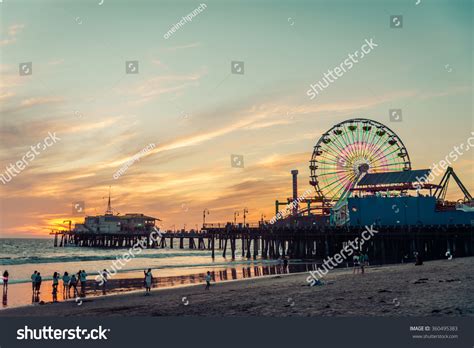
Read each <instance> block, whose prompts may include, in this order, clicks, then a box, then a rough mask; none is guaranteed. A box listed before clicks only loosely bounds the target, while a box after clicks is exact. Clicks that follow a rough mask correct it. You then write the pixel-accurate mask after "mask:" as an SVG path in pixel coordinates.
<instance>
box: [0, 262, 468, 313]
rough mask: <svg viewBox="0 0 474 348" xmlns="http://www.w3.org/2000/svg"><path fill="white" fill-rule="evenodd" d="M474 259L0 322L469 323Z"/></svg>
mask: <svg viewBox="0 0 474 348" xmlns="http://www.w3.org/2000/svg"><path fill="white" fill-rule="evenodd" d="M473 267H474V258H473V257H469V258H460V259H452V260H439V261H430V262H425V264H424V265H422V266H414V265H413V264H400V265H389V266H380V267H369V268H368V269H367V271H366V273H365V274H363V275H362V274H355V275H354V274H352V270H351V269H340V270H333V271H330V272H329V273H328V275H327V276H326V278H325V280H324V282H325V285H322V286H315V287H310V286H308V285H307V283H306V278H307V276H308V273H306V272H305V273H299V274H281V275H269V276H265V277H260V278H250V279H244V280H236V281H227V282H218V283H215V284H213V286H212V287H211V289H210V290H208V291H206V290H204V285H203V284H199V285H195V286H187V287H179V288H172V289H157V290H154V291H153V292H152V294H151V295H150V296H144V292H143V291H139V292H132V293H127V294H120V295H112V296H104V297H92V298H87V299H85V300H84V301H83V302H82V303H81V304H79V303H76V302H75V301H74V300H72V301H69V302H61V303H54V304H53V303H48V304H44V305H39V304H35V305H30V306H25V307H18V308H11V309H4V310H2V311H0V316H217V317H219V316H277V317H285V316H473V315H474V292H473V291H472V289H473V285H474V274H473V271H472V270H473Z"/></svg>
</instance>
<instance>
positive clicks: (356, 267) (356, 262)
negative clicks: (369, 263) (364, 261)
mask: <svg viewBox="0 0 474 348" xmlns="http://www.w3.org/2000/svg"><path fill="white" fill-rule="evenodd" d="M352 262H353V264H354V269H353V270H352V274H356V273H359V266H360V264H359V252H358V251H356V253H355V254H354V256H353V257H352Z"/></svg>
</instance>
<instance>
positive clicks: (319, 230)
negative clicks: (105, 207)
mask: <svg viewBox="0 0 474 348" xmlns="http://www.w3.org/2000/svg"><path fill="white" fill-rule="evenodd" d="M373 229H374V230H376V231H377V233H375V234H374V235H373V236H371V237H370V238H369V239H368V240H367V241H364V243H363V244H362V245H361V248H360V249H361V250H363V251H364V252H366V253H367V254H368V256H369V259H370V261H371V263H398V262H403V261H404V260H412V259H413V257H414V253H418V254H419V255H420V256H421V257H422V259H423V260H435V259H442V258H449V257H463V256H474V226H472V225H447V226H446V225H440V226H437V225H430V226H418V227H413V226H392V227H391V226H373ZM364 231H366V228H365V227H359V226H306V227H297V226H294V227H277V226H272V225H268V224H259V225H253V226H252V225H247V226H246V227H243V226H242V225H240V226H239V225H232V224H230V223H228V224H205V225H204V226H203V229H202V230H201V231H200V232H196V231H191V232H184V231H181V232H172V231H167V232H162V234H161V236H160V237H159V238H158V239H157V240H155V241H152V240H150V235H149V234H144V233H142V234H135V235H126V234H105V233H104V234H95V233H94V234H87V233H72V232H69V231H59V232H56V233H54V235H55V242H54V243H55V246H58V247H65V246H67V247H70V246H76V247H98V248H132V247H134V246H136V247H139V246H140V245H142V246H144V247H145V248H149V249H163V248H169V249H174V248H179V249H185V248H186V249H189V250H209V251H210V252H211V257H212V258H215V257H216V255H217V256H218V255H219V254H221V256H222V257H223V258H228V257H229V258H231V259H235V258H236V256H237V252H239V253H240V255H239V256H241V257H244V258H247V259H252V258H253V259H255V258H258V257H261V258H264V259H279V258H285V257H287V258H290V259H312V260H315V261H321V260H323V259H325V258H327V257H330V256H331V257H332V256H333V255H335V254H336V253H339V252H340V251H341V250H344V248H347V247H348V245H349V244H348V243H349V242H350V241H352V242H355V241H356V239H358V240H359V241H361V240H363V238H362V233H363V232H364ZM238 246H240V248H237V247H238ZM347 261H349V262H350V261H352V260H349V258H348V259H347Z"/></svg>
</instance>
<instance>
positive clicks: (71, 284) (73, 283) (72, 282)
mask: <svg viewBox="0 0 474 348" xmlns="http://www.w3.org/2000/svg"><path fill="white" fill-rule="evenodd" d="M71 288H73V289H74V292H73V295H74V297H77V295H78V292H77V278H76V275H75V274H73V275H72V276H71V279H70V280H69V288H68V290H67V293H68V297H69V292H70V291H71Z"/></svg>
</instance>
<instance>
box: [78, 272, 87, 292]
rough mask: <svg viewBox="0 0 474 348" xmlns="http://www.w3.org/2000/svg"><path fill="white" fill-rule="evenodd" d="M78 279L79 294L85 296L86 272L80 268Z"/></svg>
mask: <svg viewBox="0 0 474 348" xmlns="http://www.w3.org/2000/svg"><path fill="white" fill-rule="evenodd" d="M78 275H79V280H80V281H81V296H82V297H85V296H86V285H87V273H86V271H84V270H82V271H79V274H78Z"/></svg>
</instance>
